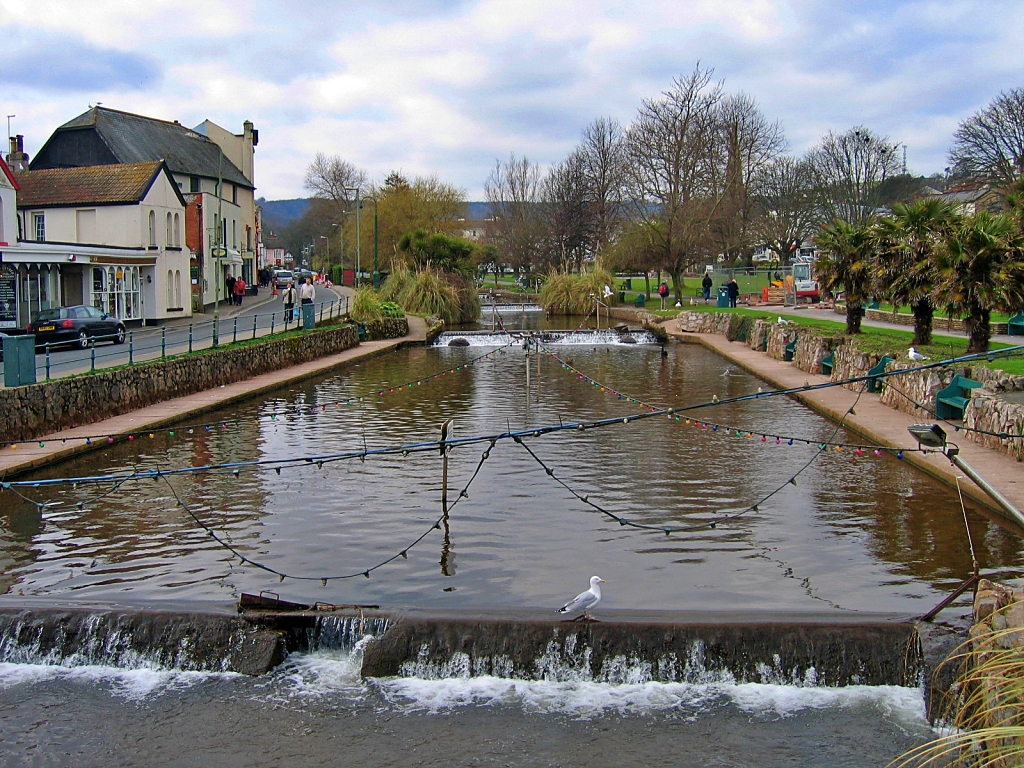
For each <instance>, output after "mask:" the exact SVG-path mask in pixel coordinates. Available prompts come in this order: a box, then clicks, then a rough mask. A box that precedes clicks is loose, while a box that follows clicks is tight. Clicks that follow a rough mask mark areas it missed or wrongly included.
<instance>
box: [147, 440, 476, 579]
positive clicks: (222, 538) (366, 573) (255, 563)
mask: <svg viewBox="0 0 1024 768" xmlns="http://www.w3.org/2000/svg"><path fill="white" fill-rule="evenodd" d="M494 445H495V443H492V444H491V445H490V446H489V447H488V448H487V450H485V451H484V452H483V454H482V455H481V456H480V461H479V462H478V463H477V465H476V469H475V470H474V471H473V473H472V475H471V476H470V478H469V480H468V481H467V482H466V484H465V485H464V486H463V487H462V490H461V491H460V492H459V495H458V497H457V498H456V499H455V501H453V502H452V503H451V504H449V505H448V509H447V511H445V512H444V513H443V514H442V515H441V516H440V517H438V518H437V519H436V520H435V521H434V522H433V523H432V524H431V526H430V527H429V528H428V529H427V530H426V531H424V532H423V533H422V534H420V535H419V536H418V537H416V538H415V539H413V541H412V542H411V543H410V544H409V545H407V546H406V547H404V548H403V549H401V550H399V551H398V552H396V553H395V554H394V555H391V556H390V557H388V558H385V559H384V560H381V561H379V562H377V563H376V564H375V565H371V566H369V567H368V568H363V569H361V570H358V571H354V572H352V573H342V574H330V575H327V576H309V575H302V574H292V573H287V572H285V571H282V570H279V569H277V568H274V567H273V566H270V565H267V564H266V563H264V562H261V561H259V560H254V559H252V558H251V557H249V556H248V555H246V554H245V553H244V552H242V551H240V550H239V549H238V548H237V547H236V546H235V545H233V544H232V543H231V542H230V541H229V540H228V539H227V538H226V534H223V535H222V534H220V533H218V532H217V531H216V530H215V529H214V528H212V527H211V526H209V525H208V524H207V523H205V522H204V521H203V519H202V518H201V517H200V516H199V515H198V514H197V513H196V512H195V510H193V509H192V508H191V507H190V506H189V505H188V503H187V502H186V501H185V500H184V499H183V498H182V497H181V494H179V493H178V491H177V489H176V488H175V487H174V486H173V485H172V484H171V481H170V477H169V473H167V472H163V473H161V474H160V477H161V478H162V479H163V481H164V482H165V483H166V484H167V487H168V488H169V489H170V492H171V495H172V496H174V499H175V502H176V503H177V505H178V506H179V507H181V508H182V509H184V510H185V513H186V514H187V515H188V516H189V517H190V518H191V519H192V521H193V522H194V523H195V524H196V525H198V526H199V527H200V528H202V529H203V530H204V531H205V532H206V533H207V535H208V536H209V537H210V538H211V539H213V540H214V542H216V543H217V545H218V546H219V547H221V548H222V549H224V550H226V551H227V552H230V553H231V554H232V555H233V556H234V557H237V558H238V559H239V561H240V564H241V565H248V566H251V567H253V568H257V569H259V570H261V571H265V572H266V573H270V574H273V575H274V576H277V577H278V579H280V580H281V581H284V580H285V579H292V580H294V581H319V582H321V584H323V586H325V587H326V586H327V583H328V582H330V581H342V580H345V579H354V578H356V577H358V576H363V577H365V578H367V579H368V578H370V574H371V573H373V572H374V571H376V570H378V569H380V568H383V567H384V566H386V565H389V564H391V563H393V562H394V561H396V560H398V559H399V558H401V559H408V556H409V551H410V550H412V549H413V548H414V547H415V546H416V545H417V544H420V543H421V542H422V541H423V540H424V539H426V538H427V536H429V535H430V534H431V532H433V531H436V530H440V529H441V524H442V523H443V522H444V519H445V518H446V517H447V516H449V515H450V514H451V512H452V510H453V509H454V508H455V507H456V506H457V505H458V503H459V502H460V501H462V500H463V499H468V498H469V488H470V486H471V485H472V484H473V481H474V480H476V478H477V476H478V475H479V474H480V469H481V468H482V467H483V465H484V462H485V461H487V459H488V458H489V457H490V453H491V450H492V449H493V448H494Z"/></svg>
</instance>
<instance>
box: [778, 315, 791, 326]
mask: <svg viewBox="0 0 1024 768" xmlns="http://www.w3.org/2000/svg"><path fill="white" fill-rule="evenodd" d="M779 325H789V320H787V319H786V318H784V317H783V316H782V315H779Z"/></svg>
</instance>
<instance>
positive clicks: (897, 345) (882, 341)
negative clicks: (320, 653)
mask: <svg viewBox="0 0 1024 768" xmlns="http://www.w3.org/2000/svg"><path fill="white" fill-rule="evenodd" d="M685 309H687V310H689V311H694V312H731V313H734V314H738V315H745V316H748V317H754V318H761V319H765V320H773V321H774V320H775V319H776V318H777V317H778V313H772V312H766V311H763V310H757V309H741V308H736V309H718V308H717V307H712V306H710V305H708V306H706V307H705V306H704V305H702V304H698V305H697V306H695V307H685ZM678 312H679V310H678V309H674V310H672V311H671V312H655V314H657V315H661V316H670V317H671V316H673V315H675V314H677V313H678ZM786 319H787V320H789V321H790V322H792V323H793V324H794V325H796V326H798V327H800V326H803V327H805V328H818V329H821V330H822V331H825V332H829V333H836V334H841V333H844V331H845V329H846V321H845V320H843V319H838V317H837V319H836V320H829V319H825V318H821V317H806V318H805V317H802V316H800V317H794V316H792V315H788V316H787V317H786ZM861 329H862V331H863V332H862V333H860V334H858V335H857V336H855V337H847V338H852V339H853V341H854V343H856V345H857V346H858V347H860V348H861V349H863V350H865V351H866V352H872V353H875V354H879V355H882V354H887V355H889V357H891V358H893V359H894V360H904V361H906V360H907V350H908V349H909V348H910V344H911V343H912V342H913V339H914V332H913V331H911V330H906V331H898V330H895V329H890V328H872V327H871V326H867V325H863V326H861ZM932 341H933V343H932V344H929V345H928V346H927V347H924V348H921V349H919V350H918V351H919V352H921V354H923V355H925V356H927V357H930V358H931V359H932V360H943V359H945V358H949V357H958V356H960V355H964V354H966V352H967V339H966V338H963V337H959V336H937V335H936V336H932ZM1022 342H1024V339H1022ZM1009 346H1013V345H1010V344H1000V343H998V342H992V343H991V344H990V345H989V348H990V349H993V350H995V349H1005V348H1006V347H1009ZM971 364H972V365H984V366H987V367H989V368H994V369H997V370H1001V371H1006V372H1007V373H1009V374H1011V375H1014V376H1024V352H1021V353H1018V356H1013V357H1002V358H998V359H996V360H994V361H993V362H988V361H985V360H980V361H978V362H972V363H971Z"/></svg>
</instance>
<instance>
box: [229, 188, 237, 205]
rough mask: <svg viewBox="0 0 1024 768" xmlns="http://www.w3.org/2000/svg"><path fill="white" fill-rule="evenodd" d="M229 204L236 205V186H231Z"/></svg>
mask: <svg viewBox="0 0 1024 768" xmlns="http://www.w3.org/2000/svg"><path fill="white" fill-rule="evenodd" d="M231 202H232V203H234V204H235V205H238V185H237V184H232V185H231Z"/></svg>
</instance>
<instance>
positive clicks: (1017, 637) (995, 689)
mask: <svg viewBox="0 0 1024 768" xmlns="http://www.w3.org/2000/svg"><path fill="white" fill-rule="evenodd" d="M970 641H971V652H972V656H971V658H970V663H971V665H972V666H974V667H988V669H986V671H985V673H984V674H983V675H974V676H970V674H969V677H973V678H974V681H975V682H974V685H978V686H981V687H982V690H981V691H977V692H975V691H971V692H965V693H980V696H979V697H978V698H976V699H973V701H974V702H975V707H976V711H977V712H978V714H979V715H980V716H981V719H980V721H978V720H977V719H975V722H976V723H977V726H978V727H993V726H1005V725H1007V724H1010V723H1013V724H1018V723H1020V722H1022V720H1024V700H1022V699H1021V688H1020V671H1019V669H1020V668H1019V666H1018V665H1019V664H1020V660H1021V658H1022V657H1024V590H1020V589H1018V590H1014V589H1011V588H1010V587H1008V586H1005V585H1003V584H997V583H995V582H991V581H989V580H988V579H981V580H980V581H979V582H978V591H977V592H976V593H975V595H974V626H972V627H971V631H970ZM1008 651H1009V652H1011V653H1012V655H1013V656H1014V657H1015V662H1016V663H1015V664H1014V663H1008V660H1007V659H1006V658H1004V657H1005V655H1006V652H1008ZM987 662H993V663H990V664H989V663H987ZM1014 764H1016V763H1014ZM998 765H1010V763H1008V762H1007V763H998Z"/></svg>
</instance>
